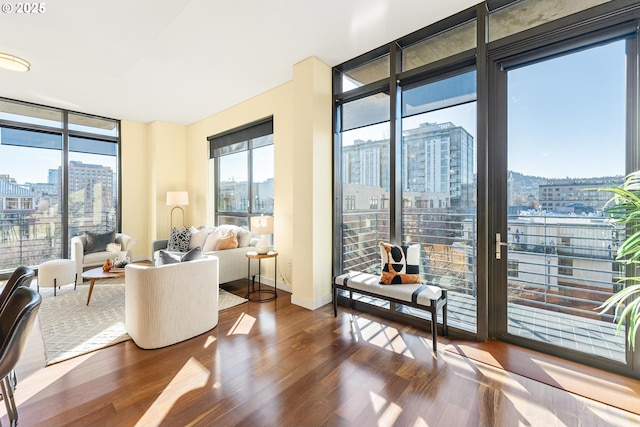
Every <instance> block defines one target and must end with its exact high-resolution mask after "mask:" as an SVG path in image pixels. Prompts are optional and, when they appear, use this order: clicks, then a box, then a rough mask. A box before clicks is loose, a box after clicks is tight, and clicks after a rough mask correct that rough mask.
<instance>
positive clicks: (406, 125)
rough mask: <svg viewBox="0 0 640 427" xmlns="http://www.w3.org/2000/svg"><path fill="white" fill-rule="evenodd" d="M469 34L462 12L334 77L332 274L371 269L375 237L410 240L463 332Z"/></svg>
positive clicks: (469, 167) (472, 90)
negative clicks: (452, 21) (446, 25)
mask: <svg viewBox="0 0 640 427" xmlns="http://www.w3.org/2000/svg"><path fill="white" fill-rule="evenodd" d="M475 31H476V26H475V15H474V13H471V14H469V13H467V14H463V15H462V16H461V17H460V19H459V20H458V21H457V22H456V25H454V28H451V29H447V30H446V31H437V30H436V31H427V32H423V34H414V35H412V36H410V37H408V38H406V39H402V40H400V41H398V42H396V43H392V44H390V45H388V46H385V47H383V48H381V49H378V50H376V51H374V52H372V53H371V54H369V55H367V57H366V58H364V59H363V60H362V62H359V61H358V60H355V61H352V62H349V63H345V64H343V65H342V66H340V67H337V68H336V73H335V79H334V82H335V85H334V89H335V90H334V93H335V98H336V104H337V109H336V116H335V117H336V120H335V122H336V144H335V146H334V147H335V150H336V156H335V157H334V158H335V159H336V165H335V171H336V180H337V182H339V185H337V188H336V193H337V194H338V195H339V197H338V196H337V197H336V199H335V200H336V201H339V203H338V204H337V205H336V211H337V212H339V215H337V220H336V223H337V229H336V233H339V234H336V237H337V238H339V241H340V247H339V250H337V251H336V252H335V258H336V259H338V260H340V265H339V270H340V271H366V272H369V273H374V274H379V273H380V268H381V263H380V251H379V246H378V244H379V243H380V242H381V241H385V242H392V243H395V244H417V245H419V246H420V272H421V276H422V279H423V280H424V281H429V282H432V283H437V284H441V285H442V286H446V287H447V288H448V289H449V291H450V293H449V295H450V303H449V319H450V320H449V323H450V324H455V325H456V326H457V327H459V328H460V329H463V330H467V331H470V332H475V331H476V316H477V312H476V297H477V288H476V252H477V219H476V217H477V214H476V200H477V191H476V181H475V174H476V170H475V169H476V155H477V149H476V73H475V66H474V63H475V60H474V53H475V45H476V41H475V40H476V35H475ZM434 47H435V49H434ZM390 76H393V77H390ZM338 150H339V151H338ZM336 267H338V266H336ZM337 270H338V269H337ZM396 311H398V312H400V313H404V314H406V313H411V314H414V315H417V316H420V317H425V316H426V314H425V313H421V312H420V310H414V309H410V308H408V307H396Z"/></svg>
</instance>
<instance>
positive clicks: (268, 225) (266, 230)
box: [251, 216, 273, 234]
mask: <svg viewBox="0 0 640 427" xmlns="http://www.w3.org/2000/svg"><path fill="white" fill-rule="evenodd" d="M251 232H252V233H253V234H273V217H272V216H253V217H251Z"/></svg>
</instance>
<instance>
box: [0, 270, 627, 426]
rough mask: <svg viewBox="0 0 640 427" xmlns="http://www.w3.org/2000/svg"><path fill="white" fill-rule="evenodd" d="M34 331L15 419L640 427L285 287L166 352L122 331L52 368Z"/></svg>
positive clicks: (400, 327) (236, 287)
mask: <svg viewBox="0 0 640 427" xmlns="http://www.w3.org/2000/svg"><path fill="white" fill-rule="evenodd" d="M226 288H227V289H228V290H231V291H232V292H235V293H238V294H242V293H243V292H244V290H246V288H245V284H244V282H237V283H234V284H231V285H230V286H229V285H227V286H226ZM39 333H40V332H39V325H37V326H36V328H34V331H33V332H32V334H31V338H30V344H29V347H28V349H27V354H25V356H24V357H23V359H22V360H21V361H20V365H19V369H18V376H19V383H18V388H17V390H16V402H17V404H18V410H19V415H20V426H154V425H155V426H191V425H198V426H214V425H215V426H235V425H238V426H347V425H351V426H474V427H475V426H513V425H529V426H549V425H565V426H578V425H580V426H627V425H628V426H631V425H634V426H637V425H640V416H638V415H635V414H632V413H630V412H626V411H623V410H620V409H617V408H614V407H611V406H607V405H604V404H602V403H599V402H597V401H594V400H591V399H587V398H585V397H581V396H578V395H575V394H572V393H569V392H566V391H563V390H561V389H559V388H556V387H551V386H548V385H545V384H543V383H540V382H537V381H533V380H530V379H528V378H525V377H521V376H518V375H515V374H512V373H509V372H507V371H504V370H501V369H498V368H495V367H492V366H489V365H487V364H483V363H479V362H475V361H474V360H472V359H469V358H465V357H462V356H460V355H458V354H455V353H452V352H449V351H445V344H446V343H447V342H448V341H447V340H446V339H441V340H440V343H441V344H442V345H441V346H439V347H438V348H439V354H438V357H437V358H435V357H434V356H433V355H432V352H431V338H430V336H429V334H428V332H426V331H423V330H419V329H416V328H413V327H410V326H407V325H404V324H401V323H395V322H392V321H388V320H383V319H381V318H378V317H376V316H374V315H371V314H365V313H361V312H354V311H351V310H349V309H347V308H341V309H340V310H339V314H338V317H337V318H334V317H333V312H332V309H331V306H330V305H327V306H325V307H323V308H321V309H318V310H315V311H310V310H306V309H304V308H301V307H298V306H295V305H292V304H291V301H290V295H289V294H287V293H286V292H279V297H278V299H277V300H276V301H273V302H266V303H254V302H251V303H245V304H241V305H239V306H236V307H233V308H230V309H227V310H224V311H222V312H221V313H220V320H219V323H218V326H217V327H216V328H214V329H213V330H212V331H211V332H209V333H206V334H203V335H201V336H198V337H196V338H194V339H191V340H188V341H186V342H183V343H180V344H176V345H173V346H170V347H167V348H163V349H158V350H141V349H139V348H138V347H136V345H135V344H134V343H133V342H132V341H127V342H124V343H121V344H117V345H114V346H112V347H109V348H106V349H103V350H99V351H97V352H94V353H92V354H88V355H84V356H80V357H77V358H74V359H71V360H68V361H65V362H61V363H58V364H55V365H51V366H49V367H46V368H45V367H43V366H44V356H43V353H42V343H41V342H40V343H38V339H40V337H39ZM599 384H600V385H599V387H602V382H600V383H599ZM639 405H640V402H639ZM3 409H4V408H3ZM2 422H3V423H7V417H6V414H3V418H2ZM5 425H6V424H5Z"/></svg>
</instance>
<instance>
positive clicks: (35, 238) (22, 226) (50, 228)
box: [0, 212, 115, 272]
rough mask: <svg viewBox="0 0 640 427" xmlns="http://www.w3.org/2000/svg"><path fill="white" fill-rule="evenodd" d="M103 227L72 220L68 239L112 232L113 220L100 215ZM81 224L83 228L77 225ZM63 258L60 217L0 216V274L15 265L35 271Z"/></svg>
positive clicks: (112, 217) (29, 214)
mask: <svg viewBox="0 0 640 427" xmlns="http://www.w3.org/2000/svg"><path fill="white" fill-rule="evenodd" d="M100 217H101V220H102V221H103V222H102V223H99V224H95V223H93V222H92V221H94V220H95V218H94V217H93V216H92V217H91V218H90V219H88V218H87V219H81V218H72V219H71V221H72V225H70V226H69V234H70V236H71V237H73V236H77V235H81V234H83V233H85V232H86V231H104V230H105V229H114V228H115V217H114V216H113V215H109V214H107V213H103V214H101V215H100ZM80 224H83V225H80ZM67 257H68V255H67V254H64V255H63V254H62V223H61V217H60V216H44V215H37V214H33V213H27V212H12V213H3V214H1V215H0V272H7V271H10V270H13V269H15V267H16V266H18V265H27V266H31V267H35V266H38V265H40V264H41V263H43V262H44V261H48V260H51V259H56V258H67Z"/></svg>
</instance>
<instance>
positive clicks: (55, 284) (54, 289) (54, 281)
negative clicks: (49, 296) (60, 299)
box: [53, 277, 58, 297]
mask: <svg viewBox="0 0 640 427" xmlns="http://www.w3.org/2000/svg"><path fill="white" fill-rule="evenodd" d="M57 287H58V279H56V278H55V277H54V278H53V296H54V297H55V296H56V288H57Z"/></svg>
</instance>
